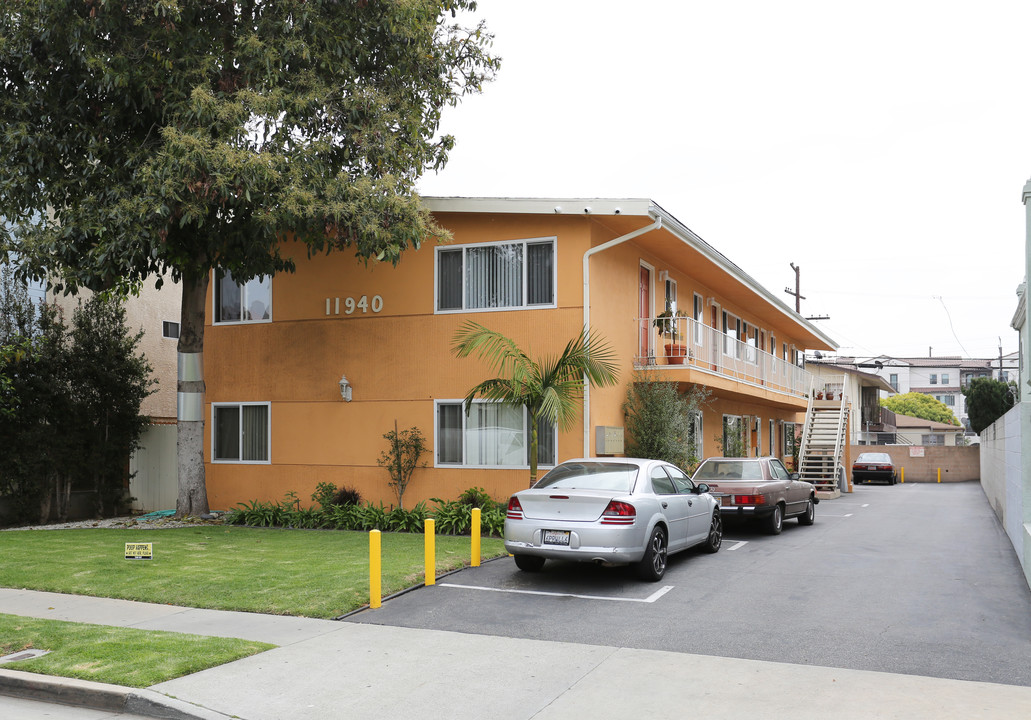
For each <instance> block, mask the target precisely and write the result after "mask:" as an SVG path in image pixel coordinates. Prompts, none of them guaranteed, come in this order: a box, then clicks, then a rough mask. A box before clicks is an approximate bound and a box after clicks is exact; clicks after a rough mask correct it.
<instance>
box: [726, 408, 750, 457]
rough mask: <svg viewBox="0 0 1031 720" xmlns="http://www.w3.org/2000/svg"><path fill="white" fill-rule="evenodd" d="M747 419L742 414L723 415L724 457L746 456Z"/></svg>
mask: <svg viewBox="0 0 1031 720" xmlns="http://www.w3.org/2000/svg"><path fill="white" fill-rule="evenodd" d="M747 447H748V442H747V440H746V439H745V421H744V418H742V417H741V416H740V415H724V416H723V457H745V455H746V449H747Z"/></svg>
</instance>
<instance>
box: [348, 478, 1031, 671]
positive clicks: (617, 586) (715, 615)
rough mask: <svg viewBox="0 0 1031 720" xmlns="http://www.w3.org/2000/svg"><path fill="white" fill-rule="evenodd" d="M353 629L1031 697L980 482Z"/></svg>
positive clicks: (1024, 644) (409, 607) (1005, 565)
mask: <svg viewBox="0 0 1031 720" xmlns="http://www.w3.org/2000/svg"><path fill="white" fill-rule="evenodd" d="M349 621H350V622H357V623H371V624H381V625H394V626H399V627H415V628H426V629H440V630H454V631H460V632H467V633H476V634H485V635H498V636H505V637H513V638H528V639H541V640H559V641H565V642H574V643H589V644H594V645H607V646H613V647H625V648H639V649H652V650H668V651H674V652H682V653H698V654H704V655H714V656H720V657H731V658H744V659H752V660H767V661H775V662H786V663H796V664H802V665H819V666H825V667H839V668H848V669H855V670H876V671H885V672H894V673H903V674H912V675H924V676H930V677H940V678H953V679H962V680H979V681H986V682H995V683H1003V684H1012V685H1025V686H1031V665H1029V664H1028V662H1027V658H1028V657H1031V591H1029V589H1028V586H1027V584H1026V582H1025V581H1024V577H1023V574H1022V572H1021V571H1020V567H1019V564H1018V563H1017V559H1016V556H1015V553H1014V551H1013V548H1012V546H1011V545H1010V544H1009V541H1008V540H1007V538H1006V536H1005V534H1004V533H1003V531H1002V529H1001V526H1000V525H999V523H998V521H997V520H996V517H995V515H994V513H993V512H992V510H991V508H990V507H989V505H988V502H987V499H986V498H985V496H984V493H983V492H982V490H981V488H980V485H979V484H977V483H954V484H941V485H939V484H912V483H910V484H904V485H894V486H859V487H857V488H856V490H855V492H853V493H850V494H847V495H845V496H843V497H842V498H839V499H836V500H827V501H824V502H822V503H820V505H819V506H818V507H817V516H816V524H815V525H813V526H812V527H802V526H799V525H798V524H797V522H796V521H794V520H788V521H786V522H785V523H784V532H783V533H782V534H781V535H779V536H769V535H765V534H763V533H762V532H761V530H760V529H758V528H757V527H755V526H753V525H750V524H747V523H738V522H729V523H728V524H727V531H726V535H725V538H724V544H723V549H721V551H720V552H719V553H718V554H716V555H706V554H704V553H700V552H696V551H688V552H686V553H682V554H680V555H676V556H673V557H672V558H671V561H670V566H669V569H668V571H667V573H666V576H665V577H664V578H663V579H662V580H661V581H660V582H658V583H642V582H640V581H639V580H637V579H636V577H635V576H634V575H633V573H632V572H630V571H629V569H628V568H604V567H596V566H590V565H579V564H567V563H554V562H549V563H547V564H546V565H545V568H544V570H543V571H542V572H540V573H525V572H521V571H519V570H517V569H516V567H515V565H514V563H513V562H512V561H511V560H510V559H508V558H504V559H501V560H497V561H492V562H489V563H486V564H485V565H484V566H483V567H482V568H478V569H474V570H472V569H471V570H467V571H463V572H460V573H457V574H454V575H450V576H447V577H445V578H441V579H440V580H439V581H438V583H437V584H436V585H434V586H430V587H427V588H423V589H420V590H418V591H415V592H411V593H407V594H405V595H402V596H399V597H397V598H393V599H391V600H389V601H388V602H386V603H384V605H383V607H382V608H380V609H378V610H369V611H365V612H362V613H359V614H357V615H354V616H351V618H349Z"/></svg>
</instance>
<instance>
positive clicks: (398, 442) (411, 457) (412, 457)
mask: <svg viewBox="0 0 1031 720" xmlns="http://www.w3.org/2000/svg"><path fill="white" fill-rule="evenodd" d="M383 439H384V440H386V441H387V443H388V446H387V449H386V450H384V451H383V453H381V454H380V456H379V464H380V466H381V467H384V468H386V469H387V472H389V473H390V483H389V485H390V487H392V488H394V494H395V495H397V505H398V507H402V508H403V507H404V496H405V490H406V489H408V483H409V482H410V481H411V479H412V473H413V472H415V469H416V468H417V467H425V466H426V463H423V464H422V466H420V465H419V458H420V457H422V454H423V453H424V452H426V439H425V438H424V437H423V436H422V431H421V430H419V428H417V427H412V428H408V429H407V430H402V431H401V432H398V431H397V420H395V421H394V429H393V430H391V431H390V432H388V433H386V434H385V435H384V436H383Z"/></svg>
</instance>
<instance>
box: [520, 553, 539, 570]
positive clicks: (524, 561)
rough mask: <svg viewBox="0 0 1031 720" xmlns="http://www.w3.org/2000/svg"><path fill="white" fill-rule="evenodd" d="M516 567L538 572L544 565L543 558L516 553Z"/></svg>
mask: <svg viewBox="0 0 1031 720" xmlns="http://www.w3.org/2000/svg"><path fill="white" fill-rule="evenodd" d="M515 564H516V567H517V568H519V569H520V570H525V571H526V572H538V571H540V569H541V568H542V567H544V558H542V557H537V556H536V555H516V556H515Z"/></svg>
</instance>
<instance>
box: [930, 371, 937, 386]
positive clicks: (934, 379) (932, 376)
mask: <svg viewBox="0 0 1031 720" xmlns="http://www.w3.org/2000/svg"><path fill="white" fill-rule="evenodd" d="M931 384H932V385H937V384H938V374H937V373H931Z"/></svg>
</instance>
